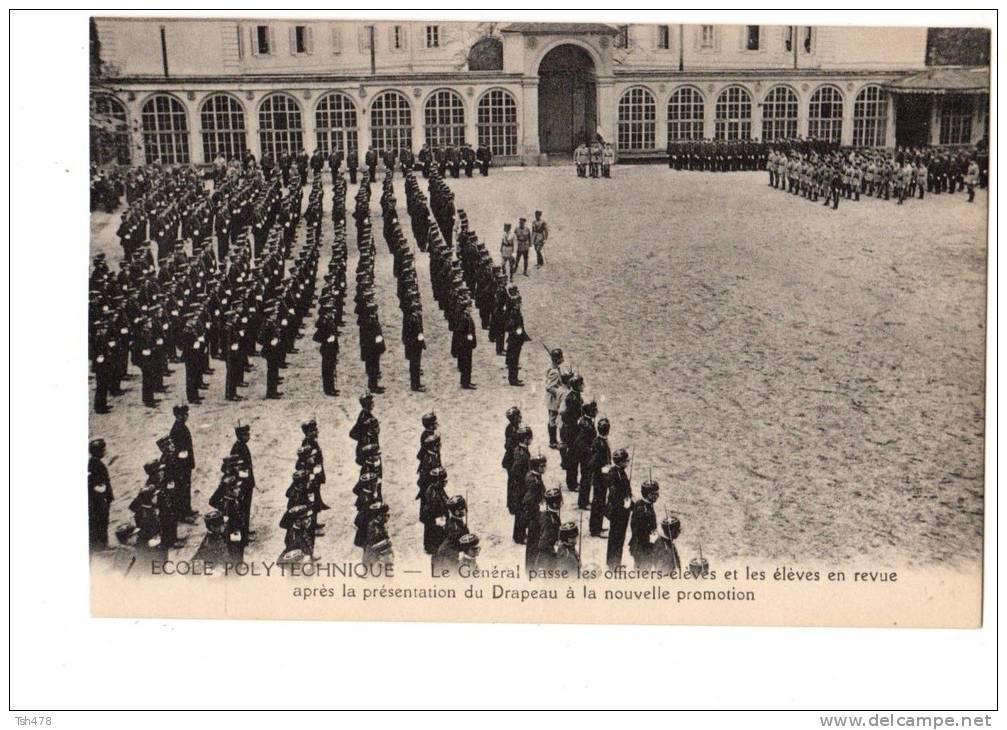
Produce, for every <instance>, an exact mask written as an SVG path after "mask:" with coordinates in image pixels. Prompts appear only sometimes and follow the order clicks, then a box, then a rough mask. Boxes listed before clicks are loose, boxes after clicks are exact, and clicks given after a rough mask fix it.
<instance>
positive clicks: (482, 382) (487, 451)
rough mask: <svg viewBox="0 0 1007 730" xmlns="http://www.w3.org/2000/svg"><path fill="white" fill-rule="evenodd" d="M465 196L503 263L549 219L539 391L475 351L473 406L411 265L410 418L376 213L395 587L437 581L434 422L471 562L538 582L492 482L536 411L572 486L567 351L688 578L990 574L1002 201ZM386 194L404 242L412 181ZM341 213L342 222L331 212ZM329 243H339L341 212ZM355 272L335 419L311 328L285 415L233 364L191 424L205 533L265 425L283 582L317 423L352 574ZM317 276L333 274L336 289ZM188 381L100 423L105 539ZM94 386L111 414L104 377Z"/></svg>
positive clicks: (478, 192) (726, 185)
mask: <svg viewBox="0 0 1007 730" xmlns="http://www.w3.org/2000/svg"><path fill="white" fill-rule="evenodd" d="M449 184H450V185H451V187H452V189H453V190H454V191H455V195H456V205H457V206H458V207H459V208H462V209H464V210H465V211H466V212H467V214H468V216H469V219H470V221H471V224H472V226H473V228H474V229H475V230H476V231H477V232H478V233H479V235H480V237H481V238H482V240H483V241H485V242H486V244H487V245H488V247H489V248H490V250H491V252H493V254H494V255H495V256H497V255H498V254H499V245H498V240H499V234H500V230H501V228H502V224H503V223H504V222H515V223H516V221H517V218H518V217H519V216H525V217H527V218H528V219H529V220H530V219H531V218H532V217H533V215H532V214H533V212H534V211H535V210H536V209H540V210H542V211H543V212H544V217H545V218H546V220H547V221H548V222H549V225H550V229H551V237H550V240H549V243H548V245H547V248H546V251H545V254H546V259H547V264H546V266H545V267H544V268H542V269H536V268H534V266H532V267H531V268H530V269H529V276H528V277H527V278H525V277H524V276H521V275H520V274H519V275H518V276H517V277H516V283H517V284H518V286H519V287H520V289H521V292H522V295H523V299H524V312H525V322H526V325H527V329H528V332H529V334H530V335H531V337H532V342H530V343H528V344H527V345H526V347H525V350H524V357H523V362H522V365H523V378H524V380H525V384H526V385H525V387H524V388H513V387H509V386H508V385H507V378H506V371H505V369H504V365H503V359H502V358H500V357H497V356H496V355H495V354H494V352H493V347H492V344H491V343H489V341H488V340H487V339H485V337H483V339H481V340H480V341H479V345H478V348H477V349H476V352H475V358H474V380H475V382H476V384H477V385H478V386H479V388H478V390H475V391H464V390H461V389H459V387H458V378H457V371H456V370H455V367H454V360H453V359H452V358H451V357H450V338H449V333H448V330H447V325H446V322H445V320H444V318H443V316H442V314H441V312H440V310H439V309H438V308H437V307H436V305H435V303H434V301H433V297H432V294H431V292H430V280H429V275H428V267H427V263H428V261H427V258H426V254H423V253H421V252H419V251H418V250H417V251H416V256H417V264H418V274H419V280H420V285H421V292H422V296H423V303H424V310H425V311H424V325H425V329H426V333H427V340H428V349H427V351H426V355H425V358H424V370H425V377H424V380H425V384H426V385H427V388H428V390H427V392H426V393H422V394H417V393H412V392H410V391H409V388H408V371H407V364H406V361H405V358H404V355H403V352H402V347H401V344H400V343H401V340H400V337H399V335H400V333H401V315H400V312H399V308H398V305H397V300H396V295H395V287H394V280H393V276H392V269H391V266H392V260H391V256H390V255H389V254H388V249H387V247H386V246H385V243H384V241H383V240H382V239H381V237H380V235H381V234H380V231H381V226H380V209H379V207H378V197H379V195H380V187H379V186H375V188H374V195H373V200H372V214H373V216H374V218H375V235H376V236H377V240H376V244H377V246H376V247H377V252H378V253H377V260H376V264H375V275H376V290H377V294H378V297H379V305H380V318H381V322H382V326H383V328H384V334H385V337H386V340H387V341H388V343H389V351H388V352H387V353H386V354H385V356H384V358H383V362H382V369H383V372H384V378H383V383H384V385H385V386H386V387H387V388H388V390H387V392H386V393H385V394H383V395H380V396H378V397H377V404H376V407H375V412H376V415H377V417H378V418H379V419H380V421H381V445H382V450H383V454H384V470H385V474H384V494H385V499H386V501H387V502H388V504H389V506H390V510H391V518H390V523H389V528H390V530H389V531H390V535H391V538H392V541H393V544H394V547H395V552H396V556H397V558H398V559H399V562H401V563H402V564H403V566H404V567H405V568H415V569H423V568H424V566H425V565H426V558H425V556H424V555H423V553H422V546H421V534H422V528H421V526H420V524H419V523H418V521H417V512H418V502H416V501H414V497H415V494H416V484H415V471H416V460H415V454H416V449H417V443H418V435H419V432H420V430H421V427H420V416H421V415H422V414H423V413H425V412H427V411H430V410H433V411H435V412H436V413H437V415H438V418H439V420H440V423H441V430H442V436H443V458H444V462H445V466H446V468H447V471H448V474H449V480H448V492H449V494H451V493H460V494H467V495H468V498H469V501H470V516H469V524H470V528H471V529H472V531H474V532H476V533H478V534H479V535H480V537H481V538H482V541H483V552H482V556H481V558H480V562H481V563H483V564H485V565H487V566H488V565H492V564H495V565H499V566H507V565H513V564H515V563H520V562H523V548H521V547H519V546H516V545H514V544H513V543H512V542H511V540H510V525H511V520H510V516H509V515H508V513H507V511H506V506H505V484H506V478H505V474H504V472H503V471H502V470H501V468H500V459H501V456H502V453H501V450H502V442H503V429H504V426H505V420H504V411H505V410H506V409H507V408H508V407H509V406H511V405H517V406H519V407H520V408H521V410H522V412H523V413H524V414H525V420H526V422H528V423H529V424H530V425H531V426H532V428H533V430H534V432H535V441H534V444H533V449H534V448H535V447H536V446H537V447H540V448H541V449H542V450H543V452H545V453H547V455H548V456H549V465H548V468H547V471H546V484H547V486H552V485H559V484H560V483H561V482H562V479H563V474H562V470H561V469H560V468H559V463H558V462H559V458H558V453H557V452H555V451H550V450H548V449H546V448H545V444H546V428H545V425H546V410H545V397H544V392H543V376H544V372H545V369H546V366H547V364H548V357H547V355H546V353H545V351H544V349H543V347H542V345H543V344H545V345H548V346H550V347H553V346H560V347H562V348H563V349H564V351H565V352H566V356H567V360H568V361H570V362H572V363H573V365H574V367H575V368H576V369H577V370H578V371H579V372H581V373H583V375H584V377H585V380H586V383H587V388H586V391H587V395H588V397H594V398H595V399H596V400H597V401H598V403H599V414H600V415H604V416H607V417H608V418H609V419H610V420H611V421H612V434H611V438H610V443H611V445H612V447H613V449H615V448H619V447H626V448H628V449H629V448H632V449H633V450H634V451H635V457H636V458H635V465H634V469H633V486H634V490H637V489H638V488H639V484H640V483H641V482H642V481H643V480H644V479H645V478H646V476H647V475H648V474H650V473H652V474H653V478H654V479H656V480H658V481H659V482H660V485H661V497H660V500H659V502H658V514H659V515H663V513H664V511H665V510H668V511H670V512H672V513H674V514H677V515H679V516H680V518H681V520H682V524H683V535H682V538H681V540H680V544H681V552H682V555H683V558H684V559H686V560H688V558H689V557H691V556H692V555H694V554H695V553H696V552H697V549H698V544H699V542H700V541H701V542H702V549H703V553H704V554H705V555H707V556H708V557H709V558H710V561H711V564H712V563H715V562H718V561H724V560H732V559H739V558H751V559H764V560H802V561H843V560H851V559H857V560H859V559H861V558H863V559H867V560H872V561H875V562H885V563H888V564H892V565H927V564H932V563H935V562H944V563H949V564H951V565H955V566H960V567H962V568H966V567H967V568H973V569H974V567H975V566H976V564H977V562H978V560H979V557H980V550H981V545H982V541H981V537H982V526H983V484H984V475H983V438H984V432H983V431H984V387H985V376H984V362H985V355H984V344H985V338H986V329H985V298H986V246H985V231H986V210H987V207H986V206H987V196H986V192H985V191H980V192H979V193H978V194H977V196H976V201H975V203H974V204H972V205H969V204H968V203H966V196H965V195H964V194H957V195H953V196H946V195H941V196H934V197H930V196H928V197H927V199H926V200H924V201H918V200H913V201H907V202H906V204H905V205H902V206H898V205H895V204H894V203H893V202H888V203H885V202H883V201H878V200H875V199H873V198H864V199H862V200H861V201H860V202H859V203H852V202H847V201H845V200H843V201H841V203H840V206H839V209H838V210H836V211H833V210H831V209H826V208H824V207H822V206H821V205H820V204H818V205H815V204H813V203H810V202H808V201H805V200H802V199H800V198H797V197H794V196H791V195H788V194H784V193H782V192H780V191H777V190H774V189H772V188H770V187H768V186H767V184H766V176H765V175H764V174H763V173H730V174H716V173H698V172H678V171H672V170H668V169H667V168H664V167H659V166H630V167H616V168H615V169H614V172H613V179H611V180H590V179H578V178H576V177H575V175H574V172H573V168H572V167H550V168H527V169H519V168H513V169H500V170H494V171H492V173H491V175H490V177H488V178H479V177H476V178H474V179H471V180H468V179H464V178H463V179H461V180H449ZM424 188H425V184H424ZM355 190H356V188H355V186H351V187H350V191H349V194H348V200H349V201H350V205H352V196H353V193H354V192H355ZM396 191H397V197H398V202H399V208H400V219H401V220H402V222H403V228H404V229H405V231H406V233H407V236H410V235H411V232H410V230H409V226H408V217H407V215H406V212H405V192H404V190H403V185H402V179H401V177H397V178H396ZM325 202H326V208H327V209H328V205H329V204H330V203H331V194H330V191H329V190H328V189H327V190H326V201H325ZM117 221H118V213H117V214H115V215H113V216H108V215H105V214H102V213H96V214H93V215H92V222H91V234H92V236H91V238H92V240H91V248H92V252H96V251H99V250H100V251H106V252H108V254H109V256H110V258H112V259H113V260H118V257H119V253H120V249H119V246H118V241H117V239H116V238H115V228H116V225H117ZM323 230H324V240H325V241H326V243H328V242H330V241H331V224H330V219H329V217H328V215H326V219H325V226H324V229H323ZM300 235H301V237H302V239H303V230H302V231H301V234H300ZM413 244H414V245H415V242H413ZM349 249H350V252H351V254H350V262H349V277H348V278H349V281H350V286H351V292H350V298H349V302H348V308H349V309H350V311H349V312H348V314H347V317H346V327H345V328H344V329H343V331H342V334H341V345H342V347H341V349H342V354H341V358H340V363H339V367H338V387H339V388H340V390H341V395H340V396H338V397H336V398H326V397H325V396H323V395H322V393H321V385H320V378H319V362H320V358H319V355H318V351H317V347H316V346H315V345H314V343H312V342H311V335H312V334H313V324H314V318H313V317H312V318H309V320H308V321H309V328H306V330H305V335H306V336H305V338H304V339H302V340H301V341H300V344H299V348H300V352H299V353H298V354H295V355H293V356H291V359H290V367H289V369H288V370H286V371H284V373H283V374H284V377H285V378H286V383H285V384H284V385H283V386H281V390H282V391H283V392H284V394H285V397H284V399H283V400H281V401H267V400H265V399H264V396H265V382H264V381H265V366H264V364H263V363H262V361H261V360H258V361H257V362H256V368H255V370H254V371H253V372H252V373H251V374H250V377H249V383H250V386H249V387H248V388H247V389H245V390H244V392H243V394H244V395H245V396H247V397H248V400H246V401H245V402H242V403H229V402H227V401H225V400H224V399H223V395H224V367H223V365H222V364H220V363H215V365H214V366H215V368H216V372H215V374H213V375H212V376H208V379H209V382H210V383H211V387H210V390H208V391H205V394H206V396H207V398H206V400H205V402H204V403H203V404H202V405H197V406H193V407H192V413H191V415H190V421H189V425H190V428H191V430H192V432H193V437H194V441H195V450H196V459H197V468H196V471H195V473H194V475H193V489H194V492H195V493H194V504H195V506H196V508H197V509H199V510H200V511H205V510H206V509H208V507H207V504H206V500H207V499H208V497H209V495H210V493H212V491H213V489H214V488H215V486H216V480H217V479H218V477H219V467H220V459H221V458H222V457H223V456H224V455H225V454H226V453H227V452H228V450H229V448H230V444H231V442H232V441H233V431H232V428H233V426H234V424H235V423H236V422H237V421H238V419H240V420H241V421H242V422H243V423H250V424H251V427H252V441H251V444H250V446H251V450H252V454H253V458H254V463H255V472H256V478H257V482H258V485H259V489H260V490H261V491H260V492H258V493H256V495H255V497H254V502H253V517H252V526H253V528H254V529H256V530H257V531H258V536H257V540H256V541H255V542H254V543H253V544H252V545H250V546H249V548H248V550H247V551H246V558H249V559H261V560H273V559H275V558H276V556H278V555H279V553H280V552H281V550H282V546H283V531H282V530H280V529H279V527H278V523H279V519H280V515H281V514H282V512H283V509H284V507H285V504H286V500H285V498H284V492H285V491H286V488H287V487H288V485H289V483H290V475H291V472H292V470H293V466H294V462H295V460H296V454H295V452H296V450H297V446H298V445H299V443H300V439H301V431H300V423H301V422H302V421H304V420H306V419H307V418H309V417H312V416H314V417H315V418H317V420H318V422H319V426H320V431H321V436H320V439H319V441H320V444H321V446H322V449H323V452H324V454H325V460H326V471H327V475H328V482H327V484H326V485H325V488H324V492H323V494H324V497H325V499H326V501H327V502H328V503H329V504H330V505H331V506H332V507H333V509H332V510H331V511H330V512H327V513H325V517H324V521H325V522H326V523H327V528H326V534H325V536H324V537H320V538H318V541H317V552H318V554H320V555H321V556H322V558H323V559H324V560H326V561H340V560H349V559H355V558H356V557H358V554H359V550H358V549H355V548H354V547H353V544H352V536H353V527H352V522H353V517H354V509H353V495H352V494H351V493H350V489H351V487H352V486H353V484H354V483H355V479H356V476H357V474H358V469H357V467H356V465H355V464H354V463H353V448H352V444H353V442H352V441H351V440H350V439H349V437H348V431H349V429H350V426H351V425H352V422H353V420H354V419H355V417H356V413H357V410H358V406H357V396H358V395H359V393H360V392H361V391H362V390H363V388H364V384H365V382H366V381H365V377H364V372H363V364H362V363H361V361H360V359H359V357H358V352H359V351H358V349H357V333H356V325H355V319H354V316H353V314H352V280H353V271H354V266H355V251H356V247H355V242H354V241H352V240H351V241H350V242H349ZM327 259H328V250H327V249H325V250H323V254H322V266H320V269H321V270H324V267H325V266H324V265H325V262H326V261H327ZM532 259H533V261H534V256H532ZM320 273H321V272H320ZM173 367H174V374H173V375H172V376H171V377H170V378H169V379H168V381H167V382H168V383H169V385H170V392H169V394H168V395H167V397H166V398H165V399H164V400H163V401H162V403H161V405H160V407H159V408H158V409H156V410H152V409H147V408H144V407H143V406H142V404H141V402H140V393H139V379H138V378H137V379H135V380H130V381H126V382H125V383H124V387H125V388H127V391H128V392H127V393H126V394H125V395H124V396H121V397H118V398H114V399H112V404H113V405H114V411H113V412H112V413H111V414H108V415H94V414H93V412H92V415H91V425H90V430H91V434H92V437H99V436H100V437H102V438H104V439H106V441H107V442H108V454H109V458H108V462H109V470H110V473H111V477H112V484H113V489H114V491H115V495H116V500H115V502H114V503H113V505H112V526H113V529H114V526H115V525H116V524H118V523H120V522H124V521H127V520H129V519H130V517H131V516H130V514H129V512H128V509H127V507H128V505H129V502H130V501H131V499H132V498H133V496H134V495H135V493H136V490H137V488H138V487H139V486H140V484H141V483H142V481H143V478H144V473H143V469H142V464H143V463H144V462H145V461H147V460H149V459H152V458H155V457H156V455H157V448H156V446H155V444H154V442H155V440H156V439H157V438H158V437H159V436H161V435H163V434H165V433H167V431H168V429H169V428H170V427H171V423H172V416H171V405H172V404H173V403H174V402H179V401H180V400H181V399H183V398H184V394H185V389H184V369H183V367H182V366H181V365H176V366H173ZM131 372H134V373H136V372H137V371H136V368H135V367H131ZM89 389H90V391H91V393H90V395H93V379H92V380H89ZM564 498H565V504H564V508H563V515H564V520H567V519H572V520H574V521H579V519H580V514H581V513H580V512H578V511H577V509H576V496H575V495H573V494H571V493H568V492H564ZM586 522H587V519H586V516H585V518H584V526H585V528H586ZM181 531H182V534H183V535H188V545H187V546H186V548H183V549H181V550H180V551H178V556H179V557H187V556H191V554H192V553H193V552H194V551H195V549H196V547H197V546H198V543H199V540H200V539H201V536H202V533H203V528H202V523H201V522H200V524H198V525H197V526H195V527H188V526H184V525H183V526H182V530H181ZM626 560H627V561H628V560H629V556H628V554H627V556H626ZM584 562H585V563H590V562H596V563H602V564H603V563H604V542H603V541H601V540H597V539H593V538H589V537H585V538H584Z"/></svg>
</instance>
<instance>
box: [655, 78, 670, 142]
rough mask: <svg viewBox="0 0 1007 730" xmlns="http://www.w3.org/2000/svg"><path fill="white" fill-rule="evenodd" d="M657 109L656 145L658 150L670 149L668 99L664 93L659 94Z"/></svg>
mask: <svg viewBox="0 0 1007 730" xmlns="http://www.w3.org/2000/svg"><path fill="white" fill-rule="evenodd" d="M656 103H657V109H656V110H655V114H654V117H655V123H656V128H655V130H654V147H655V148H656V149H657V151H658V152H664V151H666V150H667V149H668V99H667V96H666V95H665V94H664V93H661V94H659V95H658V96H657V101H656Z"/></svg>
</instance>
